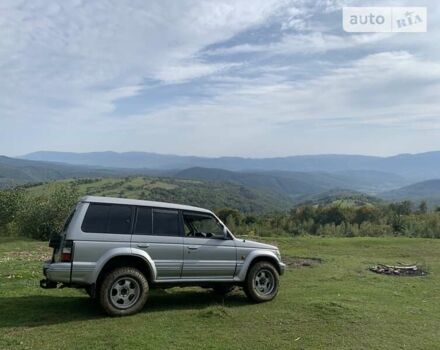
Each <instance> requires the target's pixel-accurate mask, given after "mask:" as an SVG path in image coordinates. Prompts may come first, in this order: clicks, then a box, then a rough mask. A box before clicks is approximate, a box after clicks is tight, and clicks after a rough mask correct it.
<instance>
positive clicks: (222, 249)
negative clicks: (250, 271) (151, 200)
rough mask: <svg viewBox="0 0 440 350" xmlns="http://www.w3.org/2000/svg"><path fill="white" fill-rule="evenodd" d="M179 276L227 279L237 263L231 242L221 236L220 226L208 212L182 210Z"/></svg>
mask: <svg viewBox="0 0 440 350" xmlns="http://www.w3.org/2000/svg"><path fill="white" fill-rule="evenodd" d="M182 221H183V226H184V238H183V240H184V261H183V271H182V279H209V280H215V279H219V280H225V279H227V280H229V279H231V280H232V279H233V278H234V274H235V269H236V265H237V254H236V247H235V241H234V240H233V239H229V238H227V239H225V237H224V233H223V226H222V225H221V224H220V223H219V222H218V220H217V219H216V218H215V217H214V216H213V215H211V214H205V213H198V212H190V211H183V212H182Z"/></svg>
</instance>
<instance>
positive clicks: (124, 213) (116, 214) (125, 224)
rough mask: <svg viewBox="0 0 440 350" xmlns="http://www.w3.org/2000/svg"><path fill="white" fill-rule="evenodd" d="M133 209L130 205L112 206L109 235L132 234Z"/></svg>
mask: <svg viewBox="0 0 440 350" xmlns="http://www.w3.org/2000/svg"><path fill="white" fill-rule="evenodd" d="M131 212H132V208H131V207H130V206H128V205H112V206H111V208H110V215H109V221H108V228H107V232H108V233H116V234H130V229H131Z"/></svg>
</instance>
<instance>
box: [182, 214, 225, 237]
mask: <svg viewBox="0 0 440 350" xmlns="http://www.w3.org/2000/svg"><path fill="white" fill-rule="evenodd" d="M183 223H184V229H185V236H186V237H195V238H221V239H223V238H224V234H223V226H222V225H221V224H220V223H219V222H218V221H217V220H216V219H215V218H214V217H213V216H211V215H205V214H197V213H188V212H187V213H183Z"/></svg>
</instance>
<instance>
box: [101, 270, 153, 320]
mask: <svg viewBox="0 0 440 350" xmlns="http://www.w3.org/2000/svg"><path fill="white" fill-rule="evenodd" d="M148 290H149V287H148V281H147V279H146V278H145V276H144V275H143V274H142V272H140V271H139V270H137V269H135V268H132V267H122V268H117V269H115V270H113V271H111V272H110V273H108V274H107V275H106V276H105V277H104V280H103V282H102V284H101V288H100V289H99V301H100V303H101V306H102V308H103V309H104V311H105V312H107V314H109V315H110V316H127V315H133V314H135V313H137V312H139V311H140V310H141V309H142V308H143V307H144V305H145V303H146V301H147V299H148Z"/></svg>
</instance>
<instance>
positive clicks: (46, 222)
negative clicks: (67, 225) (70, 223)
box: [16, 184, 78, 240]
mask: <svg viewBox="0 0 440 350" xmlns="http://www.w3.org/2000/svg"><path fill="white" fill-rule="evenodd" d="M77 200H78V193H77V191H76V189H75V188H73V187H71V186H69V185H63V184H58V185H56V186H54V188H53V189H52V190H51V191H48V192H46V193H44V194H42V195H38V196H28V197H26V198H25V200H23V201H22V203H21V206H20V208H19V210H18V213H17V218H16V224H17V227H18V230H19V233H20V234H21V235H23V236H26V237H30V238H34V239H40V240H47V239H49V238H50V237H51V236H52V235H55V234H57V233H59V232H61V229H62V227H63V224H64V221H65V220H66V218H67V216H68V215H69V212H70V211H71V210H72V208H73V206H74V205H75V203H76V201H77Z"/></svg>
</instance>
